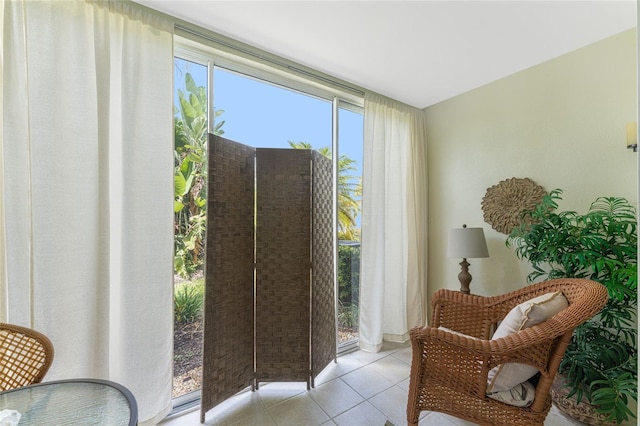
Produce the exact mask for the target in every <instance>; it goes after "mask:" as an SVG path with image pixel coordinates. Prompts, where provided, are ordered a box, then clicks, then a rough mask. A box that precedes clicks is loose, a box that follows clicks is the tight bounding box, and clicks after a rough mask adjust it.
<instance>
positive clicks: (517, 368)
mask: <svg viewBox="0 0 640 426" xmlns="http://www.w3.org/2000/svg"><path fill="white" fill-rule="evenodd" d="M568 306H569V303H567V299H566V298H565V297H564V295H563V294H562V293H561V292H559V291H556V292H553V293H547V294H543V295H542V296H538V297H535V298H533V299H531V300H528V301H526V302H523V303H521V304H519V305H518V306H516V307H515V308H513V309H512V310H511V311H510V312H509V313H508V314H507V316H506V317H505V318H504V320H503V321H502V323H500V325H499V326H498V329H497V330H496V332H495V333H494V334H493V337H492V338H491V340H496V339H499V338H502V337H506V336H508V335H510V334H513V333H517V332H518V331H520V330H523V329H525V328H527V327H532V326H534V325H536V324H539V323H541V322H543V321H546V320H547V319H549V318H551V317H553V316H554V315H555V314H557V313H558V312H560V311H562V310H563V309H565V308H567V307H568ZM537 372H538V369H537V368H535V367H533V366H531V365H527V364H519V363H515V362H511V363H506V364H501V365H499V366H497V367H495V368H493V369H491V371H489V377H488V384H489V386H488V387H487V393H490V392H501V391H508V390H510V389H511V388H513V387H514V386H516V385H518V384H520V383H522V382H525V381H527V380H528V379H530V378H531V377H533V376H534V375H535V374H536V373H537Z"/></svg>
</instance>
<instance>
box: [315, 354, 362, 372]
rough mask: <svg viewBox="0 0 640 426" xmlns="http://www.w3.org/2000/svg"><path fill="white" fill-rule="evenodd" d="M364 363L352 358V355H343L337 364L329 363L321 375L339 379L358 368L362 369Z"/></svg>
mask: <svg viewBox="0 0 640 426" xmlns="http://www.w3.org/2000/svg"><path fill="white" fill-rule="evenodd" d="M364 365H365V363H363V362H362V361H360V360H359V359H358V358H356V357H354V356H353V353H350V354H347V355H343V356H341V357H339V358H338V362H337V363H334V362H331V363H330V364H329V365H327V367H326V368H325V369H324V370H323V371H322V373H323V374H332V375H333V376H334V377H340V376H343V375H345V374H348V373H350V372H352V371H354V370H357V369H358V368H362V367H364Z"/></svg>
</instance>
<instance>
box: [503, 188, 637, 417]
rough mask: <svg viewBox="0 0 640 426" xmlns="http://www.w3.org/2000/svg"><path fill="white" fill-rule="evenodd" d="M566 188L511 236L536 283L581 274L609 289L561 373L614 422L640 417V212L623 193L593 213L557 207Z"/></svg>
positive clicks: (580, 329) (599, 204) (606, 199)
mask: <svg viewBox="0 0 640 426" xmlns="http://www.w3.org/2000/svg"><path fill="white" fill-rule="evenodd" d="M561 193H562V191H561V190H559V189H556V190H553V191H551V192H550V193H549V194H547V195H546V196H545V197H544V198H543V200H542V201H541V203H540V204H539V205H538V206H537V207H536V209H535V210H533V211H530V212H525V216H526V217H525V219H526V221H525V222H527V223H525V224H524V225H522V226H520V227H518V228H516V229H515V230H514V231H513V232H512V233H511V235H510V236H509V238H508V240H507V245H508V246H513V247H514V248H515V251H516V255H517V256H518V258H520V259H526V260H528V261H529V262H531V265H532V266H533V269H534V271H533V272H532V273H531V274H530V275H529V276H528V280H529V282H533V281H534V280H536V279H538V278H543V279H547V278H559V277H574V278H587V279H591V280H594V281H597V282H599V283H601V284H603V285H604V286H606V287H607V290H608V293H609V302H608V303H607V304H606V305H605V307H604V308H603V309H602V311H601V312H600V314H599V315H597V316H596V317H594V318H592V319H591V320H589V321H588V322H587V323H585V324H583V325H581V326H579V327H577V328H576V330H575V332H574V335H573V337H572V339H571V343H570V345H569V347H568V349H567V352H566V354H565V356H564V358H563V360H562V362H561V364H560V369H559V372H560V373H561V374H563V375H564V376H565V379H566V381H567V385H568V387H569V388H570V392H569V396H571V395H576V397H577V400H578V402H580V401H581V400H582V398H586V400H588V401H589V402H590V403H592V404H593V405H594V406H595V407H596V410H597V411H598V412H599V413H601V414H603V415H605V416H606V417H607V419H608V420H610V421H615V422H617V423H618V424H619V423H621V422H623V421H626V420H628V419H629V418H635V416H634V414H633V412H632V411H631V410H630V409H629V408H628V405H629V403H630V402H631V400H634V401H637V399H638V395H637V387H638V384H637V361H638V358H637V328H636V308H637V272H638V262H637V215H636V209H635V207H634V206H633V205H631V204H630V203H629V202H628V201H627V200H626V199H624V198H615V197H600V198H598V199H597V200H595V201H594V202H593V203H592V204H591V207H590V208H589V211H588V212H587V213H586V214H578V213H576V212H573V211H565V212H557V209H558V203H557V201H558V200H561Z"/></svg>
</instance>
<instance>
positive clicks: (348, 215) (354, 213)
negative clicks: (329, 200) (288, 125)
mask: <svg viewBox="0 0 640 426" xmlns="http://www.w3.org/2000/svg"><path fill="white" fill-rule="evenodd" d="M289 145H290V146H291V148H294V149H313V147H312V146H311V144H310V143H308V142H293V141H289ZM317 151H318V152H319V153H320V154H322V155H324V156H325V157H327V158H331V151H330V150H329V148H328V147H322V148H320V149H318V150H317ZM355 170H356V167H355V160H353V159H352V158H349V157H347V156H346V155H341V156H340V158H339V159H338V239H339V240H349V241H359V240H360V231H359V230H358V229H357V228H356V217H358V214H360V197H362V179H361V178H358V177H356V176H354V175H352V174H350V173H352V172H354V171H355Z"/></svg>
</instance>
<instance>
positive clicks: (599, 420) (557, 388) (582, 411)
mask: <svg viewBox="0 0 640 426" xmlns="http://www.w3.org/2000/svg"><path fill="white" fill-rule="evenodd" d="M569 391H570V389H569V388H567V387H566V380H565V378H564V377H563V376H561V375H560V374H556V378H555V380H554V381H553V385H551V400H552V401H553V403H554V404H555V405H556V407H558V409H559V410H560V411H562V412H563V413H564V414H566V415H567V416H569V417H571V418H574V419H576V420H578V421H580V422H582V423H584V424H587V425H593V426H615V425H617V423H616V422H612V421H607V420H605V416H603V415H602V414H600V413H598V412H597V411H596V409H595V407H594V406H593V405H591V404H590V403H589V401H587V400H586V398H584V397H583V398H582V399H581V400H580V403H578V401H577V399H576V395H572V396H571V397H569V398H568V397H567V395H569Z"/></svg>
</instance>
